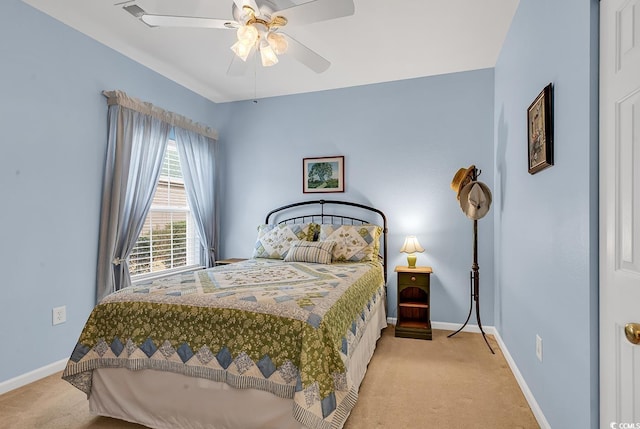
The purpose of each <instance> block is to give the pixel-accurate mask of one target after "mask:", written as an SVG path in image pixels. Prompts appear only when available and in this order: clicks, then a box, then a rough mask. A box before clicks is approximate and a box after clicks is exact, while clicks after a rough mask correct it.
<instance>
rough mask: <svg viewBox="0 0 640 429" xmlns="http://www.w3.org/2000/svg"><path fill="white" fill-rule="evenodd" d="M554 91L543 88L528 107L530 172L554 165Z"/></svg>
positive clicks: (548, 87)
mask: <svg viewBox="0 0 640 429" xmlns="http://www.w3.org/2000/svg"><path fill="white" fill-rule="evenodd" d="M552 96H553V91H552V85H551V84H549V85H547V86H545V87H544V88H543V90H542V91H541V92H540V94H538V96H537V97H536V98H535V100H533V103H531V105H529V108H528V109H527V134H528V136H527V154H528V155H527V156H528V160H529V164H528V170H529V174H535V173H537V172H539V171H541V170H544V169H545V168H547V167H550V166H552V165H553V100H552Z"/></svg>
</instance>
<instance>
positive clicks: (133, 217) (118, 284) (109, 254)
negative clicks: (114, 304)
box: [96, 91, 218, 301]
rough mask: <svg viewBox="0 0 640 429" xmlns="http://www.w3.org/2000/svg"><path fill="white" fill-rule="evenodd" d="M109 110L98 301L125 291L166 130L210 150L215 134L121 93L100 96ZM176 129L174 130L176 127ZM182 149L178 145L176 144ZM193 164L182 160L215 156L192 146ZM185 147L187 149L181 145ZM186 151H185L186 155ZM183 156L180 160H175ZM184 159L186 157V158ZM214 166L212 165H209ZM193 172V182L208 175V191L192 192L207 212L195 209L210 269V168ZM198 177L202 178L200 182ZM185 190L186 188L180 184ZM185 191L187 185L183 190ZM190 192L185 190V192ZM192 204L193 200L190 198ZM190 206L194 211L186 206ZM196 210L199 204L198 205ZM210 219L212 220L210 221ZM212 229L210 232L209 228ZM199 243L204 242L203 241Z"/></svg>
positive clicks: (212, 236)
mask: <svg viewBox="0 0 640 429" xmlns="http://www.w3.org/2000/svg"><path fill="white" fill-rule="evenodd" d="M103 95H104V96H105V97H107V104H108V105H109V114H108V120H109V124H108V139H107V157H106V165H105V172H104V182H103V189H102V207H101V213H100V237H99V245H98V246H99V247H98V270H97V271H98V273H97V279H96V300H97V301H100V300H101V299H102V298H104V297H105V296H107V295H108V294H110V293H112V292H114V291H117V290H120V289H122V288H124V287H127V286H129V285H130V284H131V276H130V275H129V266H128V263H127V258H128V257H129V254H130V253H131V250H132V249H133V247H134V245H135V243H136V241H137V239H138V235H139V234H140V230H141V229H142V227H143V225H144V221H145V218H146V216H147V213H148V212H149V208H150V207H151V202H152V199H153V194H154V192H155V189H156V187H157V184H158V177H159V175H160V171H161V167H162V160H163V157H164V153H165V150H166V147H167V142H168V138H169V132H170V130H171V127H176V131H177V130H178V129H183V130H184V132H186V133H187V134H188V135H189V137H187V138H182V140H183V141H186V140H193V141H194V142H196V141H200V140H201V139H204V140H206V141H209V142H210V144H209V145H208V147H210V148H211V150H212V151H213V150H215V144H214V142H212V140H217V138H218V134H217V132H216V131H215V130H213V129H211V128H209V127H206V126H203V125H200V124H197V123H194V122H193V121H191V120H190V119H188V118H185V117H184V116H181V115H178V114H176V113H172V112H168V111H165V110H163V109H160V108H158V107H156V106H154V105H152V104H150V103H145V102H142V101H140V100H137V99H135V98H131V97H129V96H128V95H127V94H125V93H124V92H122V91H104V92H103ZM178 127H179V128H178ZM179 146H181V145H179ZM193 146H194V147H196V149H193V150H192V151H193V153H194V155H193V157H194V161H187V163H188V164H189V165H191V164H193V165H196V164H198V162H200V161H199V160H198V158H199V157H200V156H203V157H205V158H207V159H208V158H209V157H211V158H212V159H213V162H214V163H215V154H214V153H213V152H211V154H209V155H203V154H204V152H202V153H200V152H199V151H200V149H199V148H198V147H199V146H200V145H199V144H195V143H194V144H193ZM185 147H188V144H185ZM186 151H187V152H189V150H186ZM180 156H183V155H180ZM185 157H188V155H185ZM211 165H214V164H211ZM192 169H193V170H195V171H196V173H195V174H193V173H192V174H193V176H194V177H196V178H195V179H189V180H192V181H194V182H199V181H200V182H205V181H207V180H210V177H205V174H213V175H214V176H211V177H213V180H211V181H210V182H209V183H210V186H211V189H210V190H209V191H207V190H206V189H205V187H204V186H201V185H196V186H193V187H194V188H196V189H197V188H198V187H199V186H200V188H201V189H202V190H200V191H196V192H195V193H194V197H193V198H194V199H196V200H198V199H200V198H207V199H208V200H207V201H208V202H206V203H203V204H211V206H210V207H211V208H208V207H207V208H200V209H197V210H194V212H196V211H202V212H204V213H205V214H204V215H202V216H201V219H202V220H201V221H197V222H202V225H203V228H202V229H203V231H202V233H201V238H202V237H206V240H207V241H206V244H205V246H207V247H206V248H207V249H208V252H207V254H208V255H210V256H209V257H208V260H209V262H206V264H205V265H207V266H208V265H210V264H211V262H210V260H211V258H212V257H214V254H213V253H212V252H213V250H212V249H214V248H215V244H214V240H215V237H216V235H215V226H213V225H214V224H215V222H216V220H215V219H216V216H215V204H214V203H213V200H214V198H215V192H214V190H215V186H216V185H215V183H216V181H215V174H217V172H216V169H215V167H210V166H207V164H205V163H202V166H201V167H200V166H197V167H193V168H192V167H189V169H188V170H190V171H191V170H192ZM198 176H202V177H201V178H200V177H198ZM185 185H186V183H185ZM185 187H186V188H187V189H188V188H190V187H192V186H189V185H187V186H185ZM188 192H189V193H191V192H190V191H188ZM200 193H202V194H203V196H202V197H201V196H200V195H199V194H200ZM189 198H190V199H191V198H192V197H191V196H189ZM189 204H190V205H191V206H192V207H193V205H192V203H191V201H190V202H189ZM197 204H198V205H201V204H200V203H199V202H198V203H197ZM212 219H213V221H212ZM208 225H211V228H213V229H212V231H209V230H208V228H209V226H208ZM203 241H204V239H203Z"/></svg>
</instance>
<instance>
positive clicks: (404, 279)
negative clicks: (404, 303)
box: [398, 273, 429, 286]
mask: <svg viewBox="0 0 640 429" xmlns="http://www.w3.org/2000/svg"><path fill="white" fill-rule="evenodd" d="M398 285H399V286H400V285H402V286H407V285H411V286H429V276H428V275H424V274H420V273H416V274H412V273H398Z"/></svg>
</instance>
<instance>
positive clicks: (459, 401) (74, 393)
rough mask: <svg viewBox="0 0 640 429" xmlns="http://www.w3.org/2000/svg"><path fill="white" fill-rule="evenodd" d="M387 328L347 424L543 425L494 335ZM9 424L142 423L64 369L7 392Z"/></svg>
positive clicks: (351, 428)
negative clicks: (93, 402)
mask: <svg viewBox="0 0 640 429" xmlns="http://www.w3.org/2000/svg"><path fill="white" fill-rule="evenodd" d="M393 334H394V332H393V327H392V326H390V327H389V328H387V329H385V330H384V331H383V336H382V338H381V339H380V340H379V341H378V346H377V348H376V352H375V354H374V356H373V359H372V360H371V363H370V364H369V369H368V370H367V375H366V377H365V379H364V381H363V383H362V386H361V387H360V395H359V399H358V403H357V405H356V407H355V408H354V410H353V411H352V413H351V416H349V419H348V420H347V423H346V424H345V429H365V428H366V429H375V428H385V429H386V428H393V429H396V428H421V429H422V428H425V429H427V428H433V429H440V428H442V429H458V428H459V429H503V428H504V429H532V428H539V426H538V424H537V423H536V420H535V418H534V416H533V414H532V412H531V410H530V408H529V406H528V405H527V402H526V400H525V398H524V396H523V394H522V392H521V391H520V389H519V387H518V384H517V382H516V381H515V378H514V377H513V374H512V373H511V370H510V369H509V367H508V365H507V362H506V361H505V359H504V356H503V355H502V353H501V352H500V350H499V349H498V345H497V343H496V341H495V340H494V339H493V337H491V336H489V341H490V343H491V346H492V347H493V348H494V350H495V351H496V354H495V355H492V354H491V352H490V351H489V349H488V348H487V346H486V344H485V343H484V340H483V339H482V336H481V335H480V334H471V333H466V332H461V333H459V334H457V335H456V336H455V337H453V338H447V337H446V336H447V334H449V331H438V330H436V331H434V334H433V340H432V341H425V340H413V339H406V338H395V337H394V335H393ZM0 428H3V429H39V428H43V429H45V428H46V429H134V428H137V429H140V428H143V426H140V425H135V424H131V423H127V422H123V421H120V420H114V419H110V418H106V417H95V416H92V415H90V414H89V411H88V404H87V401H86V398H85V395H84V393H82V392H80V391H79V390H77V389H75V388H74V387H72V386H71V385H70V384H68V383H67V382H65V381H62V380H61V379H60V374H54V375H52V376H50V377H47V378H44V379H42V380H39V381H37V382H35V383H32V384H30V385H28V386H24V387H22V388H20V389H16V390H13V391H11V392H8V393H6V394H4V395H0Z"/></svg>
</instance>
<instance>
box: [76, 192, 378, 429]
mask: <svg viewBox="0 0 640 429" xmlns="http://www.w3.org/2000/svg"><path fill="white" fill-rule="evenodd" d="M340 212H343V214H338V213H340ZM386 234H387V224H386V217H385V215H384V213H382V212H381V211H380V210H378V209H375V208H372V207H369V206H365V205H361V204H358V203H351V202H344V201H329V200H315V201H304V202H300V203H294V204H289V205H286V206H283V207H279V208H277V209H275V210H272V211H271V212H269V213H268V214H267V216H266V219H265V223H264V224H262V225H260V226H259V227H258V238H257V240H256V245H255V248H254V250H253V257H252V258H251V259H249V260H247V261H244V262H239V263H234V264H230V265H225V266H218V267H214V268H209V269H203V270H196V271H194V272H189V273H181V274H177V275H173V276H170V277H164V278H161V279H156V280H153V281H149V282H146V283H143V284H140V283H137V284H134V285H133V286H131V287H129V288H126V289H123V290H120V291H118V292H116V293H113V294H111V295H109V296H108V297H106V298H105V299H103V300H102V301H101V302H100V303H99V304H98V305H97V306H96V307H95V308H94V310H93V311H92V313H91V315H90V316H89V319H88V320H87V323H86V324H85V326H84V328H83V330H82V333H81V334H80V338H79V339H78V342H77V344H76V346H75V348H74V350H73V352H72V354H71V357H70V358H69V361H68V363H67V366H66V368H65V370H64V372H63V379H65V380H66V381H68V382H69V383H71V384H72V385H74V386H75V387H77V388H78V389H80V390H82V391H83V392H85V393H86V394H87V397H88V400H89V401H88V402H89V408H90V410H91V412H92V413H94V414H97V415H103V416H108V417H114V418H118V419H121V420H126V421H130V422H135V423H140V424H143V425H146V426H149V427H152V428H214V429H222V428H224V429H232V428H238V429H252V428H256V429H257V428H261V429H264V428H278V429H289V428H290V429H294V428H296V429H297V428H312V429H330V428H332V429H333V428H341V427H343V425H344V423H345V421H346V419H347V417H348V416H349V413H350V411H351V410H352V408H353V407H354V406H355V403H356V400H357V396H358V388H359V386H360V383H361V382H362V380H363V378H364V375H365V372H366V367H367V364H368V363H369V360H370V359H371V357H372V355H373V352H374V350H375V346H376V341H377V340H378V338H379V337H380V332H381V330H382V329H383V328H384V327H386V277H387V276H386V271H387V270H386V248H387V240H386Z"/></svg>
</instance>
